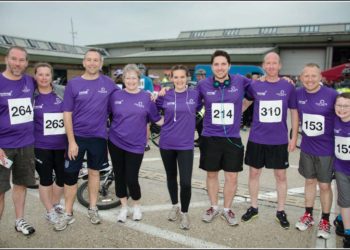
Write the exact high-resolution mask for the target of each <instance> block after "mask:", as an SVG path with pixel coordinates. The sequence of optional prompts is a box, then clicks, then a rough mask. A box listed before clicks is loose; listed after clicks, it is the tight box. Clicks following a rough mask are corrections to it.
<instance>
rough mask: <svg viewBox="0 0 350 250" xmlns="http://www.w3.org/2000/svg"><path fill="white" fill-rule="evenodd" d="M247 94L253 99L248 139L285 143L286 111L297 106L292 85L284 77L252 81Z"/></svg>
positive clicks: (286, 128)
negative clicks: (274, 79) (276, 79)
mask: <svg viewBox="0 0 350 250" xmlns="http://www.w3.org/2000/svg"><path fill="white" fill-rule="evenodd" d="M247 95H248V97H249V98H252V99H254V113H253V123H252V127H251V129H250V132H249V138H248V140H249V141H252V142H254V143H259V144H267V145H282V144H287V143H288V127H287V111H288V108H290V109H296V108H297V105H296V96H295V88H294V86H293V85H292V84H290V83H288V82H287V81H286V80H284V79H280V80H279V81H278V82H274V83H271V82H268V81H265V82H261V81H252V83H251V85H250V86H249V88H248V92H247Z"/></svg>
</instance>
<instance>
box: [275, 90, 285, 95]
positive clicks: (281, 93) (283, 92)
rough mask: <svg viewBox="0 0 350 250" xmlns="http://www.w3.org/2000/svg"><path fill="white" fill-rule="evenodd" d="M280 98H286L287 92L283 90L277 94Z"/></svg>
mask: <svg viewBox="0 0 350 250" xmlns="http://www.w3.org/2000/svg"><path fill="white" fill-rule="evenodd" d="M276 95H278V96H286V95H287V94H286V92H285V91H284V90H281V91H280V92H279V93H276Z"/></svg>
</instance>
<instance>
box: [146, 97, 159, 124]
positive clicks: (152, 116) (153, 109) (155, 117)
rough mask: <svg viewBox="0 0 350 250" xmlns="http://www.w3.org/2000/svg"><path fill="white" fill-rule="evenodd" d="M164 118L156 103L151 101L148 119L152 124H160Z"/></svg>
mask: <svg viewBox="0 0 350 250" xmlns="http://www.w3.org/2000/svg"><path fill="white" fill-rule="evenodd" d="M161 118H162V117H161V116H160V114H159V112H158V109H157V106H156V104H155V103H154V102H152V101H149V113H148V119H149V120H151V121H152V122H158V121H159V120H160V119H161Z"/></svg>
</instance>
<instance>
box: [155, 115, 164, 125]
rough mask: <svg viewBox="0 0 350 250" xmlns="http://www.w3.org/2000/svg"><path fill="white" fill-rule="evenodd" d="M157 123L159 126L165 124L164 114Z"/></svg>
mask: <svg viewBox="0 0 350 250" xmlns="http://www.w3.org/2000/svg"><path fill="white" fill-rule="evenodd" d="M156 124H157V125H158V126H163V124H164V116H162V118H160V120H159V121H157V122H156Z"/></svg>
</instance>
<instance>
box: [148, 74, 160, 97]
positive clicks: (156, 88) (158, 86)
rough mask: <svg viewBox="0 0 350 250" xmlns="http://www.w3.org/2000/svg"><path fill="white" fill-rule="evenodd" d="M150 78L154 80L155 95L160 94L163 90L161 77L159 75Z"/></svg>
mask: <svg viewBox="0 0 350 250" xmlns="http://www.w3.org/2000/svg"><path fill="white" fill-rule="evenodd" d="M149 77H150V78H151V79H152V81H153V90H154V92H153V93H158V92H159V91H160V90H161V88H162V87H161V86H160V81H159V76H158V75H149Z"/></svg>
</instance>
